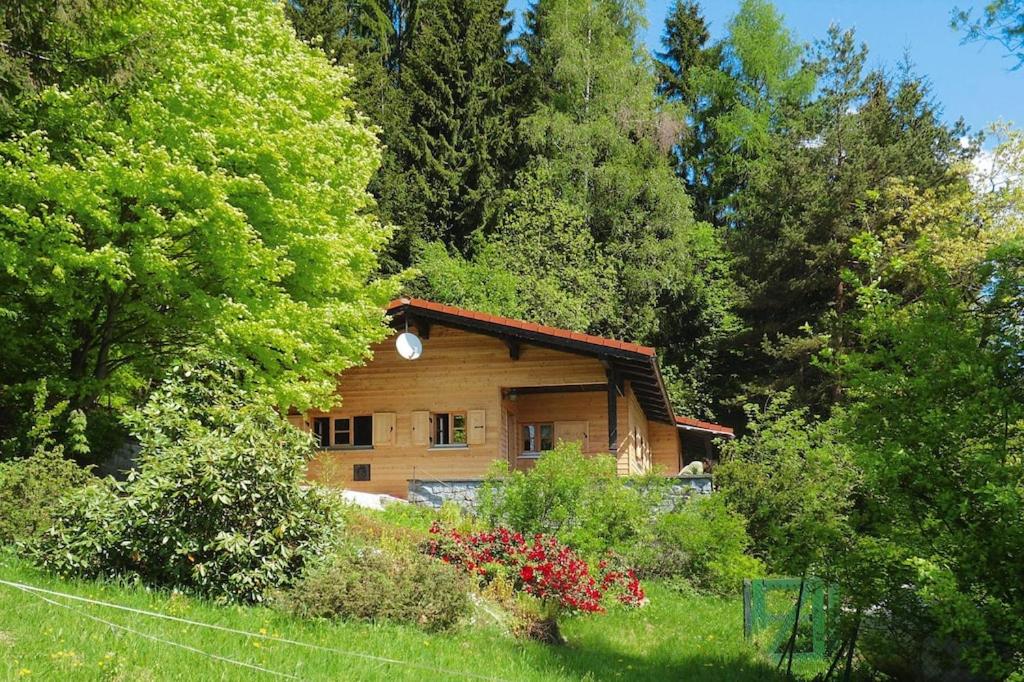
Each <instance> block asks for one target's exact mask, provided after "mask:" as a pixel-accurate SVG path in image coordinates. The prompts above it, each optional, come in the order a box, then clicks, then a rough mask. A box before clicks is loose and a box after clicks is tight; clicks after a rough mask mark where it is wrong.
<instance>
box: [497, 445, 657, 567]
mask: <svg viewBox="0 0 1024 682" xmlns="http://www.w3.org/2000/svg"><path fill="white" fill-rule="evenodd" d="M651 513H652V502H651V500H649V499H648V497H647V496H645V495H644V494H643V493H642V492H641V491H640V490H639V489H638V488H635V487H631V486H629V485H627V484H626V482H625V481H624V480H623V479H622V478H620V477H619V476H618V474H617V472H616V465H615V459H614V458H613V457H610V456H606V455H599V456H595V457H587V456H584V455H583V453H582V452H581V449H580V446H579V444H578V443H560V444H559V445H558V447H556V448H555V449H554V450H552V451H550V452H547V453H545V454H544V456H543V457H541V458H540V459H538V460H537V465H536V466H535V467H534V468H533V469H531V470H529V471H526V472H522V471H514V472H509V471H508V466H507V464H505V463H504V462H498V463H496V466H495V468H494V469H492V471H491V473H490V475H489V476H488V479H487V481H486V482H485V484H484V486H483V489H482V490H481V493H480V506H479V514H480V515H481V517H482V518H483V519H485V520H486V521H487V523H488V524H489V525H490V526H491V527H498V526H507V527H509V528H512V529H515V530H517V531H520V532H522V533H526V534H534V533H545V534H549V535H555V536H556V537H558V539H559V540H561V541H562V542H564V543H566V544H568V545H570V546H571V547H573V548H575V549H576V550H577V551H579V552H582V553H583V554H584V555H587V556H599V555H603V554H605V553H606V552H607V551H609V550H617V551H625V550H626V549H627V548H628V547H629V546H630V545H631V544H632V543H633V542H635V541H637V538H638V536H640V535H642V533H643V532H644V529H645V528H646V526H647V524H648V520H649V518H650V516H651Z"/></svg>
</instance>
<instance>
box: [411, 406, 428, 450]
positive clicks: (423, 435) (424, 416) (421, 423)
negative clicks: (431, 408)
mask: <svg viewBox="0 0 1024 682" xmlns="http://www.w3.org/2000/svg"><path fill="white" fill-rule="evenodd" d="M412 444H413V445H429V444H430V413H429V412H427V411H426V410H422V411H419V410H418V411H416V412H413V413H412Z"/></svg>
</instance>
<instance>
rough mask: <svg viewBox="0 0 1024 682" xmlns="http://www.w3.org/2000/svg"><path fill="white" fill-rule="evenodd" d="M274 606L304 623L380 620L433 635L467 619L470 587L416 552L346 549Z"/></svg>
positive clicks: (445, 567)
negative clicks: (280, 606) (325, 620)
mask: <svg viewBox="0 0 1024 682" xmlns="http://www.w3.org/2000/svg"><path fill="white" fill-rule="evenodd" d="M279 603H280V605H282V606H283V607H284V608H286V609H287V610H289V611H291V612H292V613H294V614H295V615H298V616H301V617H305V618H344V619H353V620H367V621H382V620H384V621H391V622H395V623H409V624H413V625H417V626H419V627H421V628H423V629H425V630H430V631H436V630H445V629H448V628H450V627H452V626H454V625H455V624H456V623H458V621H459V619H460V618H462V617H463V616H464V615H466V614H467V612H468V610H469V583H468V581H467V579H466V578H465V576H464V575H462V574H461V573H460V572H458V571H456V570H455V569H454V568H452V567H451V566H449V565H447V564H444V563H442V562H440V561H438V560H437V559H433V558H431V557H428V556H425V555H423V554H419V553H417V552H415V551H402V552H389V551H385V550H382V549H380V548H377V547H346V548H345V549H344V550H342V551H340V552H338V553H337V555H336V556H334V557H333V558H332V560H331V561H330V562H329V563H327V564H326V565H324V566H321V567H319V568H317V569H314V570H313V571H311V572H310V574H309V575H308V576H306V577H305V578H304V579H303V580H302V581H300V582H299V583H298V584H297V585H296V586H295V587H294V588H292V589H290V590H288V591H287V592H285V593H283V594H281V596H280V597H279Z"/></svg>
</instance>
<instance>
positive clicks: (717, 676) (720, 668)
mask: <svg viewBox="0 0 1024 682" xmlns="http://www.w3.org/2000/svg"><path fill="white" fill-rule="evenodd" d="M545 661H546V662H549V663H551V664H552V665H553V666H555V667H557V668H559V669H560V670H561V672H563V673H565V674H569V675H571V676H573V677H579V678H591V679H595V680H686V681H687V682H690V681H700V680H729V681H730V682H731V681H737V682H743V681H745V680H751V681H753V680H757V681H771V680H784V679H785V675H783V674H782V673H780V672H777V671H776V669H775V668H774V666H772V665H771V664H770V663H769V662H768V661H764V660H758V659H757V658H756V657H755V656H754V655H745V654H742V653H735V652H733V653H725V652H723V653H722V654H720V655H718V654H715V653H714V652H710V653H709V652H699V651H697V652H687V651H686V650H685V648H684V647H683V646H682V645H681V646H680V647H679V648H676V649H673V648H671V647H669V646H666V645H662V646H659V647H656V648H654V649H653V650H651V651H650V652H649V654H647V655H645V656H643V657H639V656H636V655H635V654H631V653H624V652H622V651H616V650H615V648H614V645H613V644H612V642H609V641H607V640H604V641H595V639H594V638H588V639H587V640H586V641H580V642H570V643H569V644H567V645H565V646H561V647H551V650H550V656H549V657H546V658H545Z"/></svg>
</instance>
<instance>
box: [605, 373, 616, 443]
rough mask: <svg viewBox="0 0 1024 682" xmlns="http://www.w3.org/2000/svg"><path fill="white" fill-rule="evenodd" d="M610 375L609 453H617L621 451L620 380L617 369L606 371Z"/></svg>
mask: <svg viewBox="0 0 1024 682" xmlns="http://www.w3.org/2000/svg"><path fill="white" fill-rule="evenodd" d="M606 374H607V375H608V451H609V452H612V453H615V452H618V449H619V447H618V446H619V414H618V403H619V386H618V384H619V378H618V376H617V375H616V372H615V367H614V366H611V367H609V368H608V370H607V371H606Z"/></svg>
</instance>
